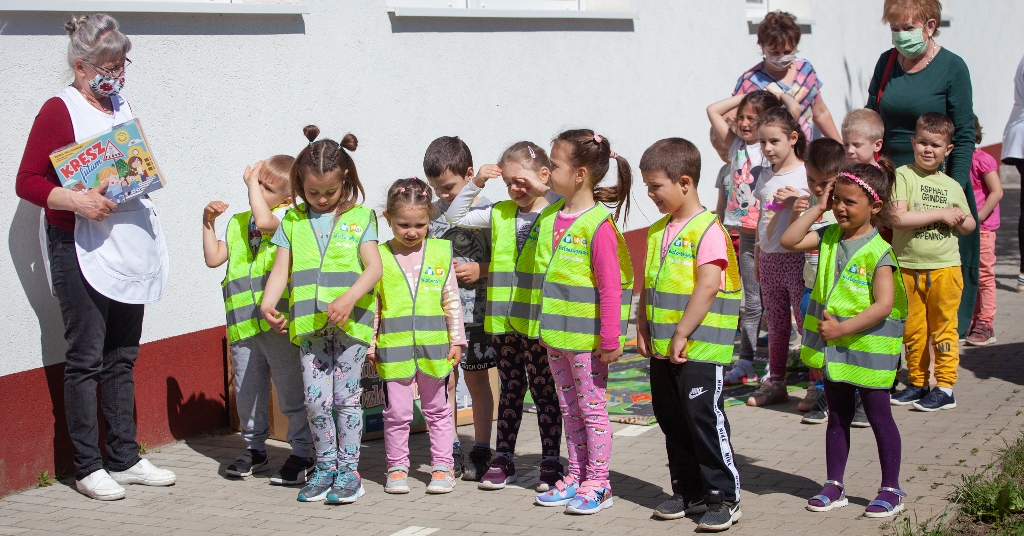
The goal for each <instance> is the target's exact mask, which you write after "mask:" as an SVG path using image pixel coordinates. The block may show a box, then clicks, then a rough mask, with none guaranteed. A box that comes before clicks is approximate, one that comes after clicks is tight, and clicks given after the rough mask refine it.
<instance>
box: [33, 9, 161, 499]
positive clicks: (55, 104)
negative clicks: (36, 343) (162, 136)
mask: <svg viewBox="0 0 1024 536" xmlns="http://www.w3.org/2000/svg"><path fill="white" fill-rule="evenodd" d="M65 29H66V30H67V32H68V35H69V36H70V38H71V42H70V43H69V45H68V64H69V66H70V67H71V69H72V70H73V71H74V74H75V80H74V82H73V83H72V85H70V86H68V87H66V88H64V90H63V91H61V92H60V93H59V94H58V95H57V96H56V97H53V98H51V99H50V100H48V101H47V102H46V103H45V104H44V105H43V108H42V109H41V110H40V112H39V115H37V116H36V120H35V123H34V124H33V126H32V132H31V133H30V134H29V139H28V143H27V145H26V148H25V155H24V157H23V159H22V163H21V168H20V169H19V171H18V179H17V184H16V187H17V193H18V196H19V197H21V198H23V199H26V200H28V201H30V202H32V203H35V204H36V205H39V206H41V207H44V209H45V213H46V221H45V224H44V226H43V227H44V229H45V246H46V251H45V252H44V258H45V259H47V260H48V261H49V264H50V270H49V272H50V274H49V275H50V276H51V282H52V290H53V293H54V295H55V296H56V297H57V299H58V300H59V302H60V309H61V315H62V317H63V320H64V337H65V339H67V343H68V350H67V353H66V364H65V368H64V407H65V412H66V413H67V421H68V432H69V433H70V436H71V442H72V445H73V447H74V460H75V473H76V474H75V480H76V485H77V488H78V490H79V491H80V492H82V493H83V494H85V495H87V496H89V497H92V498H94V499H100V500H114V499H120V498H123V497H124V495H125V489H124V488H123V487H122V485H123V484H145V485H151V486H169V485H171V484H173V483H174V481H175V475H174V473H172V472H171V471H168V470H165V469H159V468H157V467H155V466H153V464H151V463H150V462H149V461H147V460H145V459H142V458H140V457H139V445H138V443H136V441H135V433H136V430H135V419H134V417H135V415H134V408H135V380H134V376H133V371H132V369H133V367H134V364H135V359H136V358H137V357H138V355H139V339H140V338H141V336H142V318H143V308H144V304H146V303H152V302H155V301H157V300H158V299H160V297H161V295H162V294H163V289H164V285H165V283H166V282H167V269H168V267H167V247H166V245H165V243H164V237H163V233H162V231H161V229H160V221H159V219H158V218H157V214H156V210H155V208H154V207H153V203H152V202H151V201H150V200H149V199H148V198H145V199H138V200H133V201H128V202H124V203H121V204H120V205H115V204H114V203H113V202H112V201H110V200H108V199H106V198H105V197H103V195H102V191H100V190H99V189H97V190H93V191H90V192H88V193H84V194H83V193H78V192H73V191H71V190H67V189H64V188H62V187H61V186H60V184H61V183H60V181H59V180H58V179H57V174H56V171H55V170H54V168H53V165H52V164H51V163H50V160H49V155H50V153H52V152H53V151H55V150H56V149H59V148H61V147H64V146H66V145H69V144H71V143H75V142H79V141H83V140H85V139H88V138H90V137H93V136H95V135H97V134H101V133H103V132H106V131H109V130H110V129H111V128H112V127H113V126H115V125H118V124H121V123H124V122H125V121H129V120H131V119H132V117H133V115H132V110H131V107H130V106H129V105H128V102H127V101H125V100H124V98H123V97H121V96H120V95H119V94H118V92H119V91H120V90H121V88H122V87H123V85H124V80H125V79H124V76H125V67H126V66H127V65H128V64H130V63H131V62H130V61H129V60H128V58H127V54H128V51H129V50H130V49H131V41H129V39H128V37H127V36H125V35H124V34H122V33H121V32H120V31H118V25H117V21H116V20H114V19H113V18H112V17H110V16H108V15H104V14H96V15H86V16H81V17H76V18H74V19H72V20H71V21H70V22H68V23H67V24H66V25H65ZM97 386H98V387H99V391H100V397H101V398H100V402H101V404H100V405H101V406H102V410H103V417H104V421H105V423H104V424H105V425H106V432H107V440H106V450H107V464H108V465H107V468H108V469H109V472H108V471H107V470H105V469H104V467H103V458H102V456H101V454H100V449H99V446H98V442H99V423H98V422H97V417H96V414H97V411H96V410H97V401H96V390H97Z"/></svg>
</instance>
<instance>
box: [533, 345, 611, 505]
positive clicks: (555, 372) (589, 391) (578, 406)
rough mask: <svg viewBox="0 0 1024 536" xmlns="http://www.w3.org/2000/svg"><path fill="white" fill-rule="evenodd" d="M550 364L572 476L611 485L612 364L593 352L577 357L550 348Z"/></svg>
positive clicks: (581, 479)
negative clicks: (609, 392)
mask: <svg viewBox="0 0 1024 536" xmlns="http://www.w3.org/2000/svg"><path fill="white" fill-rule="evenodd" d="M548 365H549V366H550V367H551V376H552V377H553V378H554V380H555V388H556V391H557V393H558V404H559V406H561V409H562V421H563V425H562V426H563V429H564V431H565V443H566V447H567V450H568V451H569V474H570V475H572V476H575V477H576V478H578V479H579V480H580V481H581V482H582V481H585V480H596V481H599V482H601V483H602V484H604V485H605V486H607V485H609V484H608V464H609V463H610V462H611V456H612V427H611V423H610V421H609V420H608V407H607V405H606V401H605V389H606V388H607V387H608V364H607V363H602V362H601V360H599V359H597V358H595V357H593V356H592V355H591V354H590V353H589V352H584V353H581V354H574V353H572V352H566V351H564V350H554V349H551V348H548Z"/></svg>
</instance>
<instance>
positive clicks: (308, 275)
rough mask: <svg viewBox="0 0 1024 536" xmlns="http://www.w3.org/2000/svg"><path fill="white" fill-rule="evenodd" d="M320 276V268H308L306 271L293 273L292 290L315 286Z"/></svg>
mask: <svg viewBox="0 0 1024 536" xmlns="http://www.w3.org/2000/svg"><path fill="white" fill-rule="evenodd" d="M318 275H320V269H319V268H306V269H305V270H299V271H297V272H292V288H299V287H304V286H306V285H315V284H316V278H317V276H318Z"/></svg>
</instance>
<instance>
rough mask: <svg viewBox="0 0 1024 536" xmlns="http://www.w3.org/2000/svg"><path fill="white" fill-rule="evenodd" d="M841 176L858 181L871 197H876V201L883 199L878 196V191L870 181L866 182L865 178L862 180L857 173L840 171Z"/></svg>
mask: <svg viewBox="0 0 1024 536" xmlns="http://www.w3.org/2000/svg"><path fill="white" fill-rule="evenodd" d="M839 176H840V177H846V178H847V179H850V180H851V181H853V182H855V183H857V184H858V185H859V186H860V187H861V188H864V189H865V190H867V192H868V194H869V195H871V198H872V199H874V200H875V201H881V200H882V198H881V197H878V192H876V191H875V189H874V188H872V187H871V186H869V185H868V183H866V182H864V181H863V180H861V178H860V177H858V176H856V175H854V174H852V173H847V172H845V171H844V172H842V173H840V174H839Z"/></svg>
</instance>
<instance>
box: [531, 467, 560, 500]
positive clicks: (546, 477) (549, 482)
mask: <svg viewBox="0 0 1024 536" xmlns="http://www.w3.org/2000/svg"><path fill="white" fill-rule="evenodd" d="M564 474H565V467H563V466H562V464H561V463H560V462H557V461H554V460H551V461H544V462H540V477H539V478H538V479H537V487H536V488H535V489H536V490H537V493H544V492H545V491H551V489H552V488H554V487H555V482H558V481H559V480H561V479H562V475H564Z"/></svg>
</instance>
